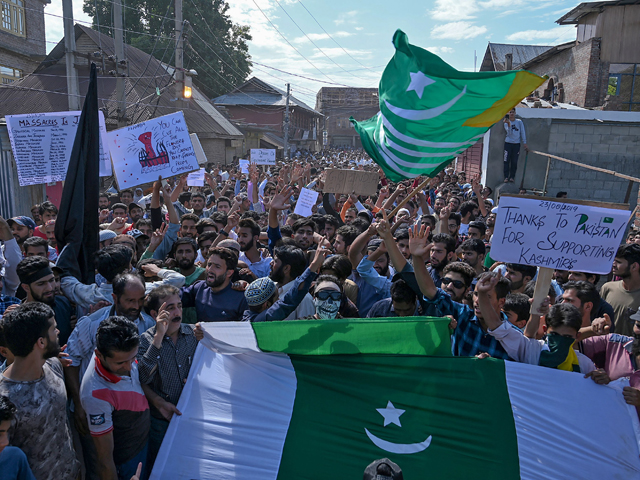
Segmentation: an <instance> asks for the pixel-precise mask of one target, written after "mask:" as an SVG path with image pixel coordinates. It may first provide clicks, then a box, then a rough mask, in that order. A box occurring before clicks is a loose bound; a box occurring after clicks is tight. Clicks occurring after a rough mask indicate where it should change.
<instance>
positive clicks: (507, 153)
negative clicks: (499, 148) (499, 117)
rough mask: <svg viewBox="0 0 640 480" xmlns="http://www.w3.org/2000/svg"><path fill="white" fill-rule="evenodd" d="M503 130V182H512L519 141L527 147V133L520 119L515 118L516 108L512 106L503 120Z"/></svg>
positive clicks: (516, 162) (516, 165)
mask: <svg viewBox="0 0 640 480" xmlns="http://www.w3.org/2000/svg"><path fill="white" fill-rule="evenodd" d="M503 125H504V130H505V132H506V133H507V136H506V138H505V139H504V183H507V182H513V181H514V178H515V176H516V169H517V168H518V156H519V155H520V141H522V144H523V145H524V149H525V151H527V152H528V151H529V147H527V135H526V134H525V131H524V123H522V120H520V119H516V109H515V108H513V109H511V111H510V112H509V114H508V115H507V116H505V117H504V120H503Z"/></svg>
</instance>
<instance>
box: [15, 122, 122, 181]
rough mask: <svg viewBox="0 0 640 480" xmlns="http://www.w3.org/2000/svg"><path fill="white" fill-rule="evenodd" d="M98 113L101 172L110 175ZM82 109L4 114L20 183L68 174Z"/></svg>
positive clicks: (104, 135)
mask: <svg viewBox="0 0 640 480" xmlns="http://www.w3.org/2000/svg"><path fill="white" fill-rule="evenodd" d="M98 113H99V125H100V176H102V177H106V176H109V175H111V157H110V156H109V151H108V149H107V128H106V126H105V123H104V114H103V113H102V112H98ZM80 114H81V112H50V113H30V114H26V115H7V117H6V120H7V132H8V134H9V140H10V141H11V149H12V150H13V158H14V159H15V161H16V167H17V170H18V181H19V182H20V186H22V187H24V186H26V185H39V184H42V183H53V182H61V181H63V180H64V179H65V178H66V176H67V168H68V167H69V160H70V158H71V150H72V149H73V142H74V140H75V137H76V132H77V130H78V121H79V120H80Z"/></svg>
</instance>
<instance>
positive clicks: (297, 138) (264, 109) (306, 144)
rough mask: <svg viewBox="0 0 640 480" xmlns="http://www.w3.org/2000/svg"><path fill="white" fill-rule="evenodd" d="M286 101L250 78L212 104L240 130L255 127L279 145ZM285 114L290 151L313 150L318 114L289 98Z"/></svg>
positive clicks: (273, 89)
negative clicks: (272, 136) (221, 108)
mask: <svg viewBox="0 0 640 480" xmlns="http://www.w3.org/2000/svg"><path fill="white" fill-rule="evenodd" d="M286 101H287V93H286V92H285V91H283V90H280V89H279V88H276V87H274V86H273V85H270V84H268V83H266V82H263V81H262V80H260V79H259V78H257V77H252V78H250V79H249V80H247V81H246V82H245V83H244V84H242V85H240V86H239V87H237V88H236V89H234V90H233V91H231V92H229V93H227V94H226V95H221V96H219V97H217V98H214V99H213V100H212V102H213V103H214V104H215V105H216V106H220V107H224V109H225V110H226V112H227V114H228V115H229V119H230V120H231V121H232V122H234V123H236V124H238V125H239V126H240V128H245V127H244V126H245V125H246V126H249V127H250V126H255V127H258V129H254V131H259V130H260V129H262V130H263V131H265V132H272V133H274V134H275V135H276V137H277V140H276V141H275V143H279V144H283V137H284V120H285V118H284V117H285V105H286ZM289 114H290V115H289V117H290V120H289V144H290V145H291V148H292V150H294V151H295V149H296V148H304V149H308V150H316V148H317V145H316V140H317V138H318V120H319V119H320V118H321V117H322V114H321V113H320V112H317V111H316V110H314V109H313V108H311V107H310V106H308V105H307V104H305V103H304V102H302V101H300V100H298V99H297V98H296V97H295V96H293V95H289ZM258 141H259V142H263V141H264V142H265V143H273V142H270V141H269V137H268V136H261V135H260V138H259V139H258ZM281 142H282V143H281ZM253 148H257V147H253ZM271 148H277V145H275V144H274V145H272V147H271Z"/></svg>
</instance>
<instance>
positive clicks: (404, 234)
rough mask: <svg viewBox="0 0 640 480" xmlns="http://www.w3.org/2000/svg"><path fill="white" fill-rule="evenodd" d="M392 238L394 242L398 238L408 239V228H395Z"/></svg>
mask: <svg viewBox="0 0 640 480" xmlns="http://www.w3.org/2000/svg"><path fill="white" fill-rule="evenodd" d="M393 238H394V240H395V241H396V242H397V241H398V240H409V229H408V228H399V229H398V230H396V233H395V234H394V235H393Z"/></svg>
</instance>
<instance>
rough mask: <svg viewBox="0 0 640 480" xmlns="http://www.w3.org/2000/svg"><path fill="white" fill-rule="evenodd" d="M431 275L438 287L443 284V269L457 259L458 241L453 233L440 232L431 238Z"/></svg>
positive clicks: (429, 270) (429, 269)
mask: <svg viewBox="0 0 640 480" xmlns="http://www.w3.org/2000/svg"><path fill="white" fill-rule="evenodd" d="M429 253H430V255H429V263H430V266H429V268H428V272H429V275H431V278H432V279H433V283H434V284H435V285H436V287H437V288H440V286H441V285H442V271H443V270H444V267H446V266H447V265H448V264H449V263H450V262H453V261H454V260H455V259H456V241H455V239H454V238H453V237H452V236H451V235H447V234H446V233H438V234H436V235H434V236H433V238H432V240H431V248H430V250H429Z"/></svg>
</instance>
